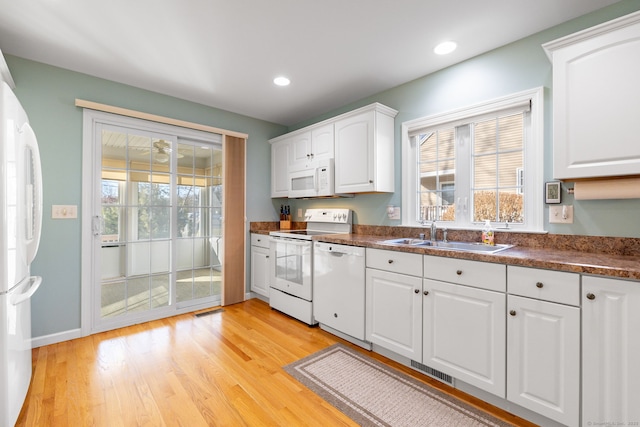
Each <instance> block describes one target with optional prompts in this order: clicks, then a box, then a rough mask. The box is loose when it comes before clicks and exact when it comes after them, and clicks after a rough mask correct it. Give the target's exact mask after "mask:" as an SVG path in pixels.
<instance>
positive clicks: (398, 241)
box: [382, 238, 429, 245]
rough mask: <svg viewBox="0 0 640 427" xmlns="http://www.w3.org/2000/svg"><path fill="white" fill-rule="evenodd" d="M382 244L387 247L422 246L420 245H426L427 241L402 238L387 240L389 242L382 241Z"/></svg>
mask: <svg viewBox="0 0 640 427" xmlns="http://www.w3.org/2000/svg"><path fill="white" fill-rule="evenodd" d="M382 243H384V244H387V245H422V244H428V243H429V240H422V239H409V238H402V239H389V240H385V241H383V242H382Z"/></svg>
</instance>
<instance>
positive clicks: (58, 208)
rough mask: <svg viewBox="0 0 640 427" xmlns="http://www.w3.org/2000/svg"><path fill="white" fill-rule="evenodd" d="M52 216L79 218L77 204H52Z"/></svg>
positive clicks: (57, 217) (56, 217) (55, 217)
mask: <svg viewBox="0 0 640 427" xmlns="http://www.w3.org/2000/svg"><path fill="white" fill-rule="evenodd" d="M51 218H53V219H75V218H78V206H77V205H51Z"/></svg>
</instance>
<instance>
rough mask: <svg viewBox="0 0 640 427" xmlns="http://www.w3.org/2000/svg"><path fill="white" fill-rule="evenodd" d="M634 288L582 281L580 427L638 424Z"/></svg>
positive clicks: (638, 317) (639, 329)
mask: <svg viewBox="0 0 640 427" xmlns="http://www.w3.org/2000/svg"><path fill="white" fill-rule="evenodd" d="M639 358H640V283H638V282H631V281H625V280H618V279H609V278H604V277H590V276H584V277H583V278H582V425H583V426H598V425H607V426H609V425H615V426H634V425H635V426H637V425H639V423H640V363H639V362H638V361H639Z"/></svg>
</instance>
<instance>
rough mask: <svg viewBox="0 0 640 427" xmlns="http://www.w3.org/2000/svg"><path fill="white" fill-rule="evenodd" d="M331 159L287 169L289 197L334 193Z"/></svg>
mask: <svg viewBox="0 0 640 427" xmlns="http://www.w3.org/2000/svg"><path fill="white" fill-rule="evenodd" d="M334 190H335V185H334V170H333V159H323V160H318V161H316V162H310V163H307V164H306V165H305V167H304V168H302V169H300V170H291V171H289V198H292V199H293V198H302V197H331V196H334V195H335V191H334Z"/></svg>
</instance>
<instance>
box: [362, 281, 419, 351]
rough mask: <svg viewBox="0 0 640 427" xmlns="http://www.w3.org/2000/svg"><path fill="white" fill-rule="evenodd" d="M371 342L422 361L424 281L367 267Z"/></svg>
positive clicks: (367, 307) (368, 317) (369, 338)
mask: <svg viewBox="0 0 640 427" xmlns="http://www.w3.org/2000/svg"><path fill="white" fill-rule="evenodd" d="M366 276H367V279H366V288H367V289H366V309H365V313H366V318H367V322H366V335H367V340H368V341H370V342H372V343H374V344H378V345H380V346H381V347H384V348H386V349H388V350H391V351H393V352H395V353H397V354H400V355H402V356H405V357H408V358H409V359H412V360H415V361H420V360H422V279H421V278H420V277H414V276H406V275H404V274H397V273H389V272H387V271H382V270H375V269H372V268H367V275H366Z"/></svg>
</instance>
